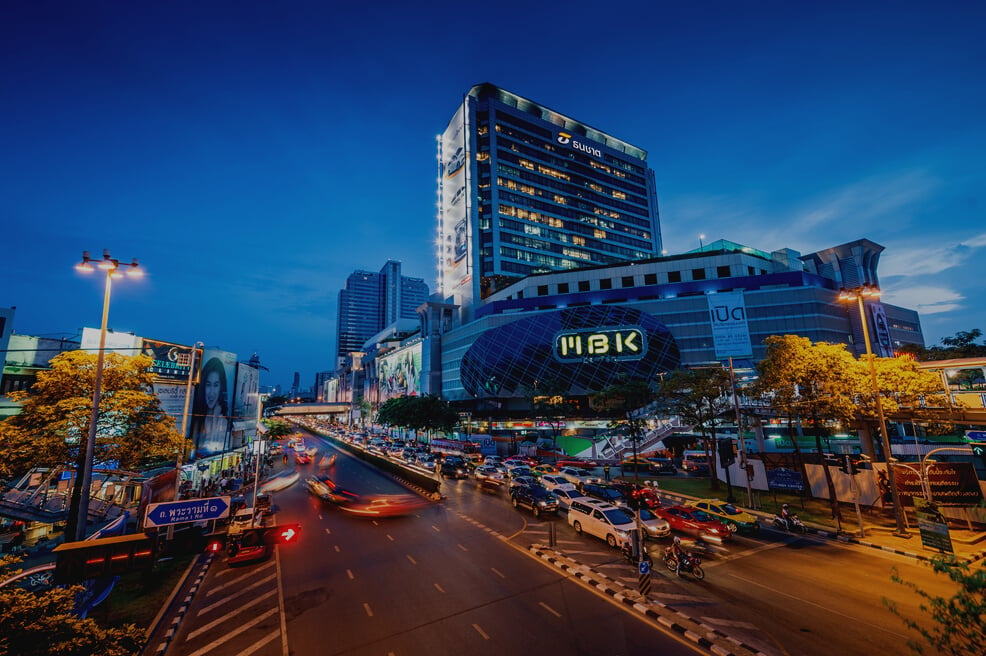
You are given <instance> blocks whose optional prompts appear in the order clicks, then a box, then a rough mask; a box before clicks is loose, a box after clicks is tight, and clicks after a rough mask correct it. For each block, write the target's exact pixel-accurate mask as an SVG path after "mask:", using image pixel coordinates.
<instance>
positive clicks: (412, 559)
mask: <svg viewBox="0 0 986 656" xmlns="http://www.w3.org/2000/svg"><path fill="white" fill-rule="evenodd" d="M405 558H407V559H408V560H409V561H411V564H412V565H417V564H418V561H416V560H415V559H414V556H412V555H411V554H407V556H405Z"/></svg>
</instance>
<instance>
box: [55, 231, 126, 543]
mask: <svg viewBox="0 0 986 656" xmlns="http://www.w3.org/2000/svg"><path fill="white" fill-rule="evenodd" d="M75 269H76V271H80V272H82V273H93V272H94V271H96V270H99V271H102V272H103V273H104V274H105V276H106V278H105V283H104V286H103V319H102V323H101V324H100V328H99V350H98V351H97V354H96V372H95V381H94V382H93V386H92V412H91V414H90V415H89V432H88V435H87V437H86V440H85V442H84V443H83V444H80V445H79V456H78V459H77V461H76V465H77V466H76V475H75V486H74V487H73V489H72V501H71V504H70V506H69V517H68V522H67V525H66V528H65V536H66V541H69V542H73V541H79V540H84V539H85V537H86V525H87V524H88V522H89V496H90V493H91V490H90V488H91V487H92V460H93V456H94V454H95V449H96V427H97V423H98V422H99V399H100V395H101V393H102V385H103V361H104V360H105V350H106V323H107V320H108V319H109V313H110V291H111V290H112V289H113V280H114V279H115V278H117V279H118V278H123V277H124V276H125V275H126V276H130V277H132V278H139V277H141V276H143V275H144V270H143V269H141V268H140V265H139V264H137V260H133V261H131V262H130V263H129V264H127V263H121V262H120V260H117V259H114V258H112V257H110V252H109V251H107V250H104V251H103V259H101V260H96V259H93V258H91V257H89V251H83V253H82V261H81V262H79V263H78V264H76V265H75Z"/></svg>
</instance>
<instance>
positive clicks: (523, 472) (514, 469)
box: [507, 465, 534, 478]
mask: <svg viewBox="0 0 986 656" xmlns="http://www.w3.org/2000/svg"><path fill="white" fill-rule="evenodd" d="M533 475H534V473H533V472H532V471H531V468H530V467H528V466H527V465H514V466H510V465H507V476H509V477H510V478H516V477H517V476H533Z"/></svg>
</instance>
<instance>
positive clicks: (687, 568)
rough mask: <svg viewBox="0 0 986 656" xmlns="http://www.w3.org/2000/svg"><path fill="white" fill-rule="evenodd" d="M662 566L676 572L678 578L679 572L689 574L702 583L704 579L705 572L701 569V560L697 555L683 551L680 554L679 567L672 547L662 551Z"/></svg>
mask: <svg viewBox="0 0 986 656" xmlns="http://www.w3.org/2000/svg"><path fill="white" fill-rule="evenodd" d="M664 564H665V565H666V566H667V568H668V569H669V570H671V571H672V572H678V573H679V576H680V574H681V572H691V575H692V576H694V577H695V578H696V580H699V581H702V580H704V579H705V570H704V569H702V558H701V557H699V556H698V555H696V554H694V553H691V552H688V551H683V552H681V566H680V568H679V566H678V558H677V557H676V556H675V555H674V549H673V548H672V547H666V548H665V549H664Z"/></svg>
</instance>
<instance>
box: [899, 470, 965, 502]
mask: <svg viewBox="0 0 986 656" xmlns="http://www.w3.org/2000/svg"><path fill="white" fill-rule="evenodd" d="M921 466H922V465H921V463H915V464H914V466H913V468H912V467H911V466H907V467H905V466H903V465H894V481H895V482H896V483H897V493H898V494H899V495H900V500H901V503H902V504H904V505H913V504H914V499H915V498H924V491H923V490H922V489H921V475H920V474H919V471H920V467H921ZM924 469H925V479H926V483H927V485H928V491H929V493H930V495H931V498H932V499H933V500H934V501H937V502H938V503H940V504H942V505H945V506H974V505H976V504H978V503H979V502H980V501H981V500H982V498H983V493H982V490H981V489H980V487H979V478H978V477H977V476H976V467H975V465H973V464H972V463H971V462H932V463H928V464H926V465H924Z"/></svg>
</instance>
